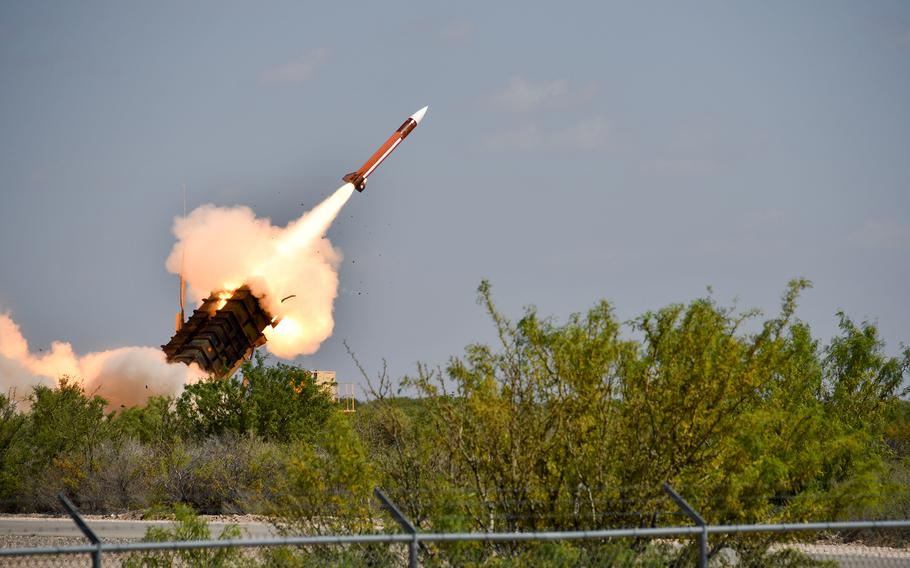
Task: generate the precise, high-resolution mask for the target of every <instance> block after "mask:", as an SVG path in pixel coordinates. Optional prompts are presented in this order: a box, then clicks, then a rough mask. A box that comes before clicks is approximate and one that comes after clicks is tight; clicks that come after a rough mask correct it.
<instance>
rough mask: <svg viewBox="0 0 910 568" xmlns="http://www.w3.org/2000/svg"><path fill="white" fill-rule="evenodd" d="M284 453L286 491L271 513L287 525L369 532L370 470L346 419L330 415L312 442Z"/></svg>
mask: <svg viewBox="0 0 910 568" xmlns="http://www.w3.org/2000/svg"><path fill="white" fill-rule="evenodd" d="M289 450H290V452H291V454H290V457H289V460H288V464H287V470H286V476H287V477H286V479H287V483H288V487H287V493H286V494H285V497H284V498H282V499H280V500H279V502H278V509H277V511H276V512H277V513H278V514H279V515H280V516H281V517H282V518H283V520H284V521H285V523H286V524H287V525H288V526H289V527H293V528H295V529H298V530H308V531H312V530H315V531H317V532H331V531H333V530H339V529H344V530H354V531H364V530H371V529H372V522H371V520H370V519H371V504H372V499H373V497H372V491H373V487H375V476H374V471H373V467H372V466H371V464H370V463H369V461H368V460H367V456H366V451H365V450H364V447H363V444H362V442H361V440H360V438H359V437H358V436H357V434H356V433H355V432H354V429H353V428H352V427H351V424H350V422H349V420H348V418H347V417H346V416H344V415H342V414H340V413H338V414H334V415H332V416H331V417H330V419H329V421H328V423H327V424H326V428H325V429H324V430H323V431H322V432H320V434H319V436H318V438H317V439H316V440H315V443H314V444H306V443H298V444H294V445H292V446H291V447H290V448H289Z"/></svg>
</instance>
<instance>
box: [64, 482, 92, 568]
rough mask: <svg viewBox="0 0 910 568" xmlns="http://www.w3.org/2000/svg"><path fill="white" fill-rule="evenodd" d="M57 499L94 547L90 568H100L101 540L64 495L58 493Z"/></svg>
mask: <svg viewBox="0 0 910 568" xmlns="http://www.w3.org/2000/svg"><path fill="white" fill-rule="evenodd" d="M57 499H60V502H61V503H63V508H64V509H66V512H67V513H69V515H70V517H72V518H73V522H75V523H76V526H77V527H79V530H80V531H82V534H84V535H85V538H87V539H88V540H89V542H91V543H92V544H94V545H95V550H94V551H93V552H92V568H101V539H100V538H98V535H96V534H95V531H93V530H92V529H91V527H89V526H88V525H87V524H86V523H85V519H83V518H82V515H80V514H79V511H78V510H76V506H75V505H73V504H72V503H71V502H70V500H69V499H67V498H66V495H64V494H63V493H60V494H59V495H57Z"/></svg>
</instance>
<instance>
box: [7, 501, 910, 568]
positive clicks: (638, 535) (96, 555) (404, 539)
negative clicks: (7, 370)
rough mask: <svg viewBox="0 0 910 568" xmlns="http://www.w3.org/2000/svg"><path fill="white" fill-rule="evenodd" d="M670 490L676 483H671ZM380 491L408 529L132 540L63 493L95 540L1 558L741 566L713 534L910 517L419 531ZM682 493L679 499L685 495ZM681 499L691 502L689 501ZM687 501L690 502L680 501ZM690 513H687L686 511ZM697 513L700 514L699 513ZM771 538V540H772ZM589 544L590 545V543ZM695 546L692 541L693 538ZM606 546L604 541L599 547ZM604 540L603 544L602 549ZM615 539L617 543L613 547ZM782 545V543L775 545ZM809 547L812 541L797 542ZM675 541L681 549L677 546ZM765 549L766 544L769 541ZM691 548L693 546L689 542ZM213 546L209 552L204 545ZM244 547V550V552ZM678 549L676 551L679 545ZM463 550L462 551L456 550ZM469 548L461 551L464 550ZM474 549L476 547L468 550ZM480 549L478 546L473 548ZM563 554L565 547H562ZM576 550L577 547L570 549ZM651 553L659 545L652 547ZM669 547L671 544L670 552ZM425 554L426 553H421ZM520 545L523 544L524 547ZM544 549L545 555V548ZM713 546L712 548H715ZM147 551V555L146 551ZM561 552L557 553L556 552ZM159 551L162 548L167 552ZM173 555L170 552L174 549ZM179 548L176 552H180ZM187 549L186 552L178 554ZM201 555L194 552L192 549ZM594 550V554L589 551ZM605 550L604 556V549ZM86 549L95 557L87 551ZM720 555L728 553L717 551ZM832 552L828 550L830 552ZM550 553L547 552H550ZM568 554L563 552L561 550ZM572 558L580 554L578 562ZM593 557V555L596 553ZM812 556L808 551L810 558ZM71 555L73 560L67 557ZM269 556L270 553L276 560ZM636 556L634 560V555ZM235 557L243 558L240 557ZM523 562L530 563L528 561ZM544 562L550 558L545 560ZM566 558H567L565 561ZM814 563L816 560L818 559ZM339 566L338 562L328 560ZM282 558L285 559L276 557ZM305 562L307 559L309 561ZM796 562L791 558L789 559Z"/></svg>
mask: <svg viewBox="0 0 910 568" xmlns="http://www.w3.org/2000/svg"><path fill="white" fill-rule="evenodd" d="M670 490H671V491H672V489H670ZM377 498H379V499H380V501H381V502H382V503H383V506H384V507H385V508H386V510H387V511H389V512H390V514H391V515H392V516H393V518H395V520H396V522H398V524H399V525H400V526H401V527H402V529H403V530H404V531H406V532H405V533H393V534H389V533H384V534H338V535H315V536H285V537H273V538H236V539H224V540H189V541H171V542H127V543H106V542H102V541H101V540H100V539H99V538H98V537H97V536H95V534H94V532H93V531H92V529H91V527H90V526H89V525H88V524H87V523H86V522H85V520H84V519H82V517H81V516H80V515H79V513H78V511H76V509H75V507H73V506H72V504H71V503H69V502H68V501H66V500H65V498H62V497H61V501H62V502H63V504H64V506H65V508H66V509H67V510H68V511H69V512H70V514H71V516H72V517H73V520H74V521H75V522H76V524H77V525H78V526H79V527H80V529H81V530H82V531H83V533H84V534H85V535H86V538H88V539H89V540H90V541H91V544H84V545H75V546H44V547H33V548H8V549H0V565H9V564H11V563H12V562H15V561H16V560H18V561H22V560H26V559H30V561H29V564H32V563H33V562H32V561H38V559H39V558H45V559H47V560H51V559H53V560H54V561H55V562H58V563H62V564H65V565H73V564H75V565H85V564H86V560H89V561H90V563H91V564H92V565H93V566H102V565H105V564H109V565H116V566H121V565H123V566H150V565H154V566H161V565H164V566H167V565H172V564H179V565H188V566H195V565H213V564H214V565H218V564H220V562H219V561H218V560H217V559H216V560H213V559H212V557H211V556H206V554H208V555H212V554H228V553H230V552H231V551H234V554H238V555H239V557H238V558H240V559H242V560H245V561H246V564H243V563H241V564H238V565H257V564H259V563H263V564H265V563H268V564H275V561H274V558H272V557H269V556H268V554H269V553H268V551H269V550H274V549H281V548H283V547H284V548H289V549H294V550H297V551H299V550H301V549H305V548H307V547H309V548H318V547H326V546H332V547H338V549H339V550H343V549H345V547H351V546H364V547H371V546H373V547H375V546H376V545H387V546H394V545H406V546H407V551H406V552H404V551H402V552H401V553H394V554H393V553H391V552H389V551H388V550H386V551H385V553H384V556H382V558H381V559H380V560H376V561H370V562H368V563H369V564H370V565H384V564H392V565H401V564H405V563H407V565H409V566H418V565H419V561H420V559H421V558H422V559H423V560H424V562H425V563H426V564H441V565H457V564H459V562H458V561H457V560H455V561H452V560H445V559H444V556H445V553H446V552H447V551H448V550H447V549H446V546H458V545H457V544H456V543H468V544H470V543H473V544H475V545H480V544H491V543H512V544H513V545H515V546H517V545H519V543H523V545H525V546H531V545H534V544H533V543H537V544H536V546H541V547H543V546H546V543H554V542H578V543H581V544H580V545H579V546H582V545H583V546H585V547H587V548H585V549H584V550H582V551H581V552H583V553H584V554H588V555H589V556H587V557H585V558H587V560H586V561H583V560H579V559H578V558H579V557H578V556H577V555H576V556H574V557H573V556H571V554H570V555H569V560H567V561H566V560H561V562H562V563H563V565H584V564H588V565H590V564H591V563H597V564H604V565H614V566H619V565H628V563H631V564H634V565H648V566H651V565H653V566H660V565H664V564H661V560H660V558H667V557H668V556H666V554H665V556H663V557H660V556H659V555H658V556H657V557H656V558H658V559H657V560H653V559H652V560H645V561H643V560H641V558H644V557H646V556H647V553H648V552H649V547H651V548H652V549H654V548H655V547H657V546H658V545H660V546H663V547H664V549H666V548H667V547H669V548H670V549H672V550H671V556H672V554H676V556H675V558H676V559H677V560H674V565H698V566H703V567H704V566H709V564H711V565H714V564H722V565H731V564H732V565H735V564H736V563H737V561H736V559H735V558H734V559H733V560H730V558H722V559H720V561H719V562H712V560H713V556H712V555H718V553H719V552H720V551H718V550H715V551H713V552H711V551H710V548H709V538H710V536H711V535H715V536H717V535H726V536H727V537H737V535H744V534H754V535H760V534H766V535H775V534H778V535H779V534H780V533H791V534H796V533H807V532H809V533H812V532H815V533H819V532H833V533H838V532H842V531H895V532H897V531H900V530H902V529H908V530H910V519H908V520H881V521H848V522H815V523H769V524H746V525H709V524H705V523H704V522H703V521H701V522H700V519H701V518H700V517H699V516H698V514H697V513H695V512H694V510H692V511H691V512H692V513H694V516H693V515H692V514H689V516H690V517H691V518H693V521H694V522H696V523H697V524H698V525H697V526H667V527H642V528H623V529H606V530H584V531H560V532H555V531H553V532H451V533H445V532H426V533H422V532H419V531H418V530H417V529H416V528H415V527H414V525H413V524H412V523H411V522H410V521H409V520H408V519H407V518H406V517H405V516H404V515H403V514H402V513H401V512H400V510H398V508H397V507H395V505H394V504H393V503H392V502H391V501H389V500H388V498H387V497H385V495H384V494H382V493H381V492H380V491H378V490H377ZM680 500H681V498H680ZM683 503H685V502H684V501H683ZM680 506H681V507H683V508H685V507H688V505H687V504H686V505H685V506H684V505H682V504H681V505H680ZM687 514H688V513H687ZM695 517H698V519H696V518H695ZM899 540H900V541H901V542H902V543H903V544H902V546H904V547H906V548H904V549H889V550H891V552H890V556H889V557H888V558H889V559H890V560H889V562H876V564H875V565H889V566H910V544H908V543H910V533H907V534H905V535H903V537H902V538H901V539H899ZM769 542H770V541H769ZM584 543H589V544H584ZM686 543H688V544H689V545H690V549H691V551H692V553H693V555H691V556H683V555H681V554H682V552H681V551H683V549H685V547H686ZM427 544H433V545H436V546H434V549H435V550H430V549H429V548H427V547H426V545H427ZM695 544H697V546H694V547H693V546H691V545H695ZM601 545H602V546H601ZM598 546H600V547H601V548H600V549H598ZM610 546H612V548H610ZM775 546H779V548H782V547H784V545H775ZM796 546H804V547H809V546H812V545H807V544H804V545H799V544H797V545H796ZM674 547H675V548H674ZM766 548H767V547H766ZM687 550H688V549H687ZM206 551H208V552H206ZM219 551H220V552H219ZM238 551H239V552H238ZM674 551H675V552H674ZM455 552H459V551H457V550H456V551H455ZM461 552H463V551H461ZM469 552H470V551H469ZM475 552H476V550H475ZM556 552H559V554H563V553H564V552H565V551H556ZM570 552H573V553H575V552H578V551H570ZM652 552H653V550H652ZM664 552H666V551H664ZM421 553H422V554H421ZM520 553H521V551H519V554H520ZM546 553H547V552H546V550H545V551H544V555H545V554H546ZM709 553H710V555H709ZM143 554H144V555H146V556H143ZM554 554H555V552H554ZM155 555H164V556H163V557H159V556H155ZM168 555H170V556H168ZM175 555H177V556H175ZM180 555H183V556H180ZM194 555H195V556H194ZM591 555H593V556H591ZM598 555H599V556H598ZM85 556H88V557H89V558H87V559H86V558H85ZM719 556H722V555H719ZM829 556H830V554H829ZM531 558H532V560H530V564H531V565H535V560H534V558H538V557H536V556H534V557H531ZM544 558H546V556H544ZM560 558H562V556H561V557H560ZM572 558H575V559H576V563H573V560H572ZM592 558H593V560H592ZM807 558H808V557H807ZM67 559H69V560H67ZM270 559H271V560H270ZM630 559H631V560H630ZM234 560H237V558H234ZM892 560H893V562H892ZM523 562H524V563H523ZM523 562H517V563H516V564H517V565H527V564H528V562H527V561H523ZM541 562H546V560H542V561H541ZM566 562H567V563H566ZM813 562H814V561H813ZM329 564H331V565H334V563H332V562H329ZM346 564H347V562H346V561H345V560H344V559H342V560H339V561H338V565H346ZM278 565H281V562H278ZM304 565H305V561H304ZM787 565H788V566H789V565H793V564H787ZM808 565H853V564H844V563H842V562H841V563H838V562H837V561H836V560H835V561H834V564H824V563H822V564H818V563H816V564H808Z"/></svg>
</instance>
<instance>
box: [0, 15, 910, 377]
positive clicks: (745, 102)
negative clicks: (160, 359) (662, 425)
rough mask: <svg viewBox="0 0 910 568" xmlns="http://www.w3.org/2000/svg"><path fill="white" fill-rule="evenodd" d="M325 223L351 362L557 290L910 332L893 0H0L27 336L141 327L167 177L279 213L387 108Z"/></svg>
mask: <svg viewBox="0 0 910 568" xmlns="http://www.w3.org/2000/svg"><path fill="white" fill-rule="evenodd" d="M426 104H428V105H430V110H429V113H428V114H427V117H426V119H425V121H424V122H423V123H421V126H420V128H419V129H417V130H416V131H415V132H414V134H413V135H412V136H411V137H409V138H408V140H407V141H406V143H405V144H404V145H403V146H402V147H401V148H400V149H399V150H398V151H397V152H396V154H395V155H394V156H393V157H392V158H390V159H389V160H388V161H386V162H385V163H384V164H383V166H382V167H381V168H380V169H379V170H378V171H377V173H376V174H375V175H374V176H373V177H372V178H371V179H370V184H369V187H368V188H367V191H366V192H365V193H363V194H362V195H361V194H357V195H354V196H353V198H352V199H351V201H350V202H349V203H348V205H347V206H346V207H345V209H344V210H343V212H342V215H341V217H340V218H339V220H338V222H337V223H336V224H335V225H334V226H333V227H332V229H331V230H330V232H329V235H330V237H331V239H332V241H333V242H334V243H335V244H336V245H337V246H339V247H340V248H341V249H342V251H343V252H344V255H345V261H344V265H343V267H342V269H341V272H340V279H341V287H342V292H341V294H340V296H339V298H338V299H337V301H336V304H335V307H336V328H335V329H336V331H335V334H334V336H333V337H332V338H330V339H329V340H328V341H327V342H326V343H325V344H324V345H323V348H322V349H321V350H320V351H319V352H318V353H317V354H316V355H314V356H311V357H306V358H300V359H298V360H297V362H298V363H300V364H302V365H304V366H307V367H315V368H322V369H326V368H329V369H336V370H337V371H338V372H339V380H342V381H343V380H356V377H355V376H354V375H353V371H354V368H353V365H352V363H351V362H350V360H349V358H348V357H347V355H346V354H345V352H344V348H343V346H342V345H341V341H342V339H347V341H348V342H349V343H350V344H351V346H352V347H353V348H354V350H355V351H357V353H358V355H359V357H360V358H361V360H362V362H363V363H364V364H365V365H366V366H367V368H368V370H371V371H373V370H375V369H377V368H378V366H379V362H380V359H381V358H382V357H386V358H388V359H389V361H390V364H391V371H392V373H393V374H394V375H396V376H397V375H400V374H403V373H406V372H410V371H412V370H413V368H414V363H415V362H416V361H418V360H424V361H427V362H430V363H434V364H435V363H444V362H445V361H446V359H447V358H448V356H450V355H453V354H458V353H460V352H461V350H462V348H463V347H464V345H465V344H467V343H469V342H472V341H486V340H490V339H491V338H492V333H491V331H492V330H491V326H490V324H489V322H488V321H487V319H486V317H485V316H484V314H483V312H482V310H481V308H480V307H478V306H477V305H476V304H475V289H476V287H477V285H478V283H479V282H480V280H481V279H482V278H489V279H490V280H491V281H492V283H493V287H494V293H495V295H496V298H497V299H498V302H499V305H500V307H501V308H502V309H503V311H505V312H506V313H507V314H510V315H514V316H517V315H518V314H519V313H520V310H521V307H522V306H523V305H526V304H529V303H533V304H536V305H537V306H538V307H539V308H540V310H541V312H542V313H544V314H552V315H556V316H559V317H560V318H562V317H564V316H566V315H567V314H568V313H570V312H573V311H583V310H586V309H588V308H589V307H590V306H591V305H593V303H594V302H596V301H597V300H598V299H600V298H607V299H609V300H611V301H612V302H613V303H614V305H615V306H616V309H617V313H618V315H619V316H620V317H623V318H629V317H632V316H634V315H637V314H638V313H640V312H642V311H644V310H647V309H654V308H658V307H661V306H663V305H665V304H667V303H670V302H678V301H688V300H691V299H692V298H694V297H696V296H699V295H701V294H703V293H704V291H705V287H706V286H707V285H711V286H713V288H714V291H715V295H716V297H717V298H718V299H719V300H721V301H724V302H727V301H731V300H732V299H733V298H734V297H738V298H739V302H740V304H741V305H742V306H744V307H752V306H757V307H761V308H764V309H765V310H767V311H768V312H770V313H774V311H775V310H776V308H777V305H778V299H779V296H780V294H781V292H782V291H783V289H784V286H785V285H786V282H787V281H788V280H789V279H790V278H792V277H797V276H803V277H806V278H809V279H811V280H812V281H813V282H814V284H815V288H814V289H813V290H811V291H809V292H807V293H806V294H805V295H804V297H803V300H802V303H801V309H800V311H799V315H800V317H801V318H803V319H804V320H806V321H808V322H809V323H810V324H811V325H812V327H813V329H814V330H815V333H816V335H818V336H821V337H822V338H828V337H830V335H831V334H832V333H834V331H835V329H836V318H835V312H836V311H837V310H838V309H844V310H845V311H846V312H847V313H848V314H849V315H850V316H852V317H853V318H855V319H863V318H870V319H874V320H877V321H878V323H879V325H880V328H881V330H882V333H883V336H884V338H885V339H886V340H887V341H888V346H889V351H890V352H896V351H897V348H898V344H899V343H900V342H910V301H908V294H907V289H908V285H907V282H908V276H910V109H908V105H910V4H908V3H907V2H834V1H817V2H808V1H806V2H762V3H752V4H747V3H731V2H716V3H715V2H704V3H696V4H691V3H685V4H684V3H676V2H668V3H659V2H658V3H652V2H647V3H634V4H632V3H630V5H624V4H615V3H603V2H591V3H569V2H559V3H552V4H551V5H549V6H547V7H545V8H535V7H533V6H532V5H531V4H529V3H527V2H512V1H503V2H484V3H478V4H477V5H475V6H470V5H466V4H465V3H461V2H451V3H445V4H443V3H416V2H415V3H404V4H403V3H396V2H382V3H378V2H371V3H364V4H361V5H357V4H348V3H342V2H321V3H310V2H289V3H282V2H269V3H251V2H239V3H232V2H177V3H167V2H164V3H162V2H154V3H152V2H147V3H135V2H100V3H99V2H3V3H0V198H2V200H0V311H10V312H11V313H12V317H13V319H14V320H15V321H16V322H17V323H18V324H19V325H20V326H21V328H22V331H23V333H24V335H25V337H26V338H27V339H28V340H29V342H30V344H31V347H32V349H33V350H36V349H37V348H40V347H46V346H47V344H48V343H49V342H51V341H53V340H65V341H69V342H71V343H72V344H73V347H74V348H75V349H76V351H77V352H79V353H84V352H86V351H96V350H103V349H108V348H113V347H119V346H124V345H153V346H154V345H160V344H162V343H165V342H166V341H167V340H168V338H169V337H170V335H171V334H172V332H173V313H174V309H175V305H176V299H177V298H176V296H177V294H176V290H177V285H176V282H175V280H174V277H173V276H172V275H171V274H169V273H167V272H166V270H165V269H164V260H165V258H166V256H167V254H168V252H169V250H170V248H171V246H172V245H173V236H172V234H171V232H170V229H171V223H172V220H173V217H174V216H175V215H176V214H178V213H180V211H181V207H182V204H181V189H180V188H181V184H184V183H185V184H186V186H187V188H188V205H189V207H190V208H193V207H195V206H197V205H200V204H203V203H214V204H217V205H233V204H246V205H249V206H250V207H252V208H253V209H254V211H255V212H256V213H257V214H258V215H259V216H265V217H270V218H271V219H272V221H273V222H274V223H277V224H282V225H283V224H285V223H287V222H288V221H289V220H291V219H294V218H296V217H298V216H299V215H300V214H301V213H303V212H304V211H305V210H307V209H309V208H310V207H311V206H312V205H315V204H316V203H317V202H319V201H320V200H321V199H322V198H323V197H325V196H327V195H328V194H330V193H331V192H332V191H334V190H335V188H336V187H338V185H340V177H341V176H342V175H343V174H345V173H347V172H349V171H352V170H354V169H356V168H357V167H358V166H359V165H360V164H361V163H362V162H363V161H364V160H365V159H366V158H367V156H369V155H370V154H371V153H372V151H373V150H374V149H375V148H376V147H377V146H378V145H379V144H380V143H381V142H382V141H383V140H384V139H385V137H386V136H388V134H390V133H391V131H393V130H394V129H395V128H397V126H398V125H399V124H400V123H401V121H402V120H403V119H404V117H406V116H407V115H409V114H411V113H412V112H414V111H415V110H417V109H418V108H420V107H421V106H423V105H426Z"/></svg>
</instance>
